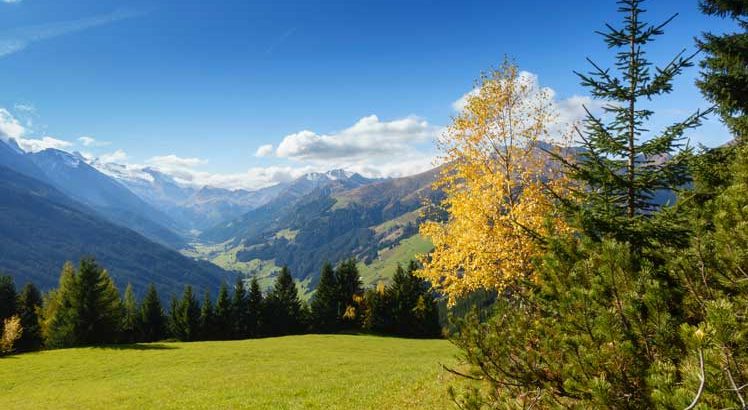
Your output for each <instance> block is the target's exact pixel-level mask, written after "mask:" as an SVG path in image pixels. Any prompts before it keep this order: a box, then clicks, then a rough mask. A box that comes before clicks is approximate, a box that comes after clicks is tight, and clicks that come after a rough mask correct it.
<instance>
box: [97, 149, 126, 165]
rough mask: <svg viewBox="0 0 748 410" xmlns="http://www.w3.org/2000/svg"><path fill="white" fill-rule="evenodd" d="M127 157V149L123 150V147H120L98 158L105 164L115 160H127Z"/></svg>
mask: <svg viewBox="0 0 748 410" xmlns="http://www.w3.org/2000/svg"><path fill="white" fill-rule="evenodd" d="M127 158H128V157H127V153H125V151H122V150H121V149H118V150H116V151H114V152H110V153H107V154H103V155H101V156H100V157H99V158H98V160H99V161H101V162H103V163H105V164H108V163H114V162H118V163H119V162H125V161H127Z"/></svg>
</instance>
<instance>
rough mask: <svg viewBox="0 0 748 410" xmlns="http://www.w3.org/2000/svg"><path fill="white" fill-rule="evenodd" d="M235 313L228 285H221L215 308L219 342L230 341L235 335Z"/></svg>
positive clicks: (216, 332)
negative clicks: (233, 334)
mask: <svg viewBox="0 0 748 410" xmlns="http://www.w3.org/2000/svg"><path fill="white" fill-rule="evenodd" d="M232 318H233V313H232V309H231V299H230V298H229V289H228V286H227V285H226V283H225V282H224V283H221V287H220V289H219V290H218V298H217V299H216V308H215V323H216V324H215V334H216V339H218V340H228V339H230V338H231V337H232V333H233V322H232V320H233V319H232Z"/></svg>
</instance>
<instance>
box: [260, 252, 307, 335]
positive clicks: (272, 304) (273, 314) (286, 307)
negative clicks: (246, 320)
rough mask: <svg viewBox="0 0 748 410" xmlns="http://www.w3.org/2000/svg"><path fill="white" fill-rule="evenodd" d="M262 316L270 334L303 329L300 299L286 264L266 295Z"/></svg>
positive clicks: (283, 333) (294, 331) (292, 332)
mask: <svg viewBox="0 0 748 410" xmlns="http://www.w3.org/2000/svg"><path fill="white" fill-rule="evenodd" d="M264 316H265V318H267V323H266V325H267V326H266V327H267V329H268V332H269V333H270V335H272V336H280V335H289V334H295V333H298V332H300V331H301V330H302V329H303V323H302V317H301V300H300V299H299V294H298V290H297V289H296V283H295V282H294V280H293V277H292V276H291V272H290V271H289V270H288V267H287V266H284V267H283V268H282V269H281V271H280V273H279V274H278V277H277V278H276V280H275V285H274V286H273V289H272V290H271V291H270V293H269V294H268V296H267V299H266V304H265V315H264Z"/></svg>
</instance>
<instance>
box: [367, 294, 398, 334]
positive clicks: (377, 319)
mask: <svg viewBox="0 0 748 410" xmlns="http://www.w3.org/2000/svg"><path fill="white" fill-rule="evenodd" d="M364 300H365V301H366V312H365V314H364V323H363V328H364V329H366V330H368V331H371V332H375V333H389V332H391V331H392V328H393V326H392V307H391V304H390V300H389V298H388V297H387V287H386V286H385V284H384V283H383V282H379V283H378V284H377V286H376V287H375V288H372V289H368V290H367V291H366V293H365V296H364Z"/></svg>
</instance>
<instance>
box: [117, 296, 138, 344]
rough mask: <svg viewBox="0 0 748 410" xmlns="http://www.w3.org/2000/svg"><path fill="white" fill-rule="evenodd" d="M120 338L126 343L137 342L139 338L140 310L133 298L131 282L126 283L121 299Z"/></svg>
mask: <svg viewBox="0 0 748 410" xmlns="http://www.w3.org/2000/svg"><path fill="white" fill-rule="evenodd" d="M122 312H123V313H122V328H121V333H122V340H123V341H124V342H126V343H133V342H137V341H139V339H140V336H139V332H140V310H139V309H138V302H137V300H136V299H135V292H134V291H133V288H132V284H129V283H128V284H127V288H126V289H125V296H124V297H123V299H122Z"/></svg>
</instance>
